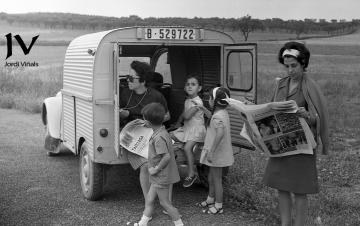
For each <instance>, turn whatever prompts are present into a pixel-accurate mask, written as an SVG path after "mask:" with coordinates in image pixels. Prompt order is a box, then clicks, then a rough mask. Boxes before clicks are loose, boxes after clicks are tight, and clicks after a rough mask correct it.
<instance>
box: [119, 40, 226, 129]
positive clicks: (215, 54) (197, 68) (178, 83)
mask: <svg viewBox="0 0 360 226" xmlns="http://www.w3.org/2000/svg"><path fill="white" fill-rule="evenodd" d="M119 59H120V69H119V73H120V88H121V87H124V86H127V81H126V78H125V76H126V75H127V74H129V70H130V63H131V62H132V61H133V60H139V61H145V62H148V63H150V65H151V66H152V68H153V69H154V71H156V72H159V73H160V74H161V75H162V76H163V78H162V79H163V82H162V84H157V89H158V90H159V91H160V92H161V93H163V95H164V97H165V99H166V100H167V104H168V108H169V111H170V115H171V120H170V121H169V122H168V123H167V125H170V124H172V123H175V122H176V120H177V119H178V117H179V115H180V114H181V113H182V110H183V105H184V101H185V98H186V96H185V92H184V85H185V82H186V77H187V76H188V75H190V74H196V75H197V76H199V77H200V79H201V83H202V87H203V91H206V90H208V89H209V88H211V87H214V86H216V85H219V84H220V83H221V81H220V79H221V78H220V74H221V73H220V72H221V63H220V62H221V47H220V46H180V45H176V46H164V45H161V46H159V45H146V46H144V45H120V46H119ZM204 104H206V102H204Z"/></svg>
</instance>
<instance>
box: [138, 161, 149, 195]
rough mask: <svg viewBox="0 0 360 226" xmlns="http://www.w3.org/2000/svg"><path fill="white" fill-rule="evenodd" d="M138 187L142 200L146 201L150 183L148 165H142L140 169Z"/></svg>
mask: <svg viewBox="0 0 360 226" xmlns="http://www.w3.org/2000/svg"><path fill="white" fill-rule="evenodd" d="M139 180H140V186H141V190H142V192H143V195H144V198H145V199H146V196H147V193H148V192H149V189H150V181H149V169H148V164H147V163H144V164H143V165H142V166H141V167H140V174H139Z"/></svg>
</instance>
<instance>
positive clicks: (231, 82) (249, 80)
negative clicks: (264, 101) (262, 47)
mask: <svg viewBox="0 0 360 226" xmlns="http://www.w3.org/2000/svg"><path fill="white" fill-rule="evenodd" d="M223 62H224V64H223V65H224V76H223V79H224V80H223V84H224V86H225V87H226V88H228V89H229V90H230V95H231V98H234V99H237V100H241V101H251V102H253V103H256V98H257V96H256V95H257V82H256V81H257V45H256V44H233V45H225V46H224V61H223ZM229 115H230V121H231V137H232V142H233V145H235V146H238V147H243V148H247V149H253V147H252V145H251V144H250V143H249V142H248V141H247V140H245V139H244V138H243V137H241V136H240V131H241V129H242V126H243V122H244V121H243V119H242V118H241V117H240V116H239V113H238V112H237V111H235V110H234V109H232V108H230V109H229Z"/></svg>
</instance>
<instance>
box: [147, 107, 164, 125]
mask: <svg viewBox="0 0 360 226" xmlns="http://www.w3.org/2000/svg"><path fill="white" fill-rule="evenodd" d="M141 114H142V115H143V117H144V119H145V120H147V121H149V122H150V123H151V124H153V125H156V126H159V125H162V123H163V122H164V118H165V114H166V111H165V108H164V106H162V105H161V104H160V103H150V104H147V105H145V107H143V109H142V110H141Z"/></svg>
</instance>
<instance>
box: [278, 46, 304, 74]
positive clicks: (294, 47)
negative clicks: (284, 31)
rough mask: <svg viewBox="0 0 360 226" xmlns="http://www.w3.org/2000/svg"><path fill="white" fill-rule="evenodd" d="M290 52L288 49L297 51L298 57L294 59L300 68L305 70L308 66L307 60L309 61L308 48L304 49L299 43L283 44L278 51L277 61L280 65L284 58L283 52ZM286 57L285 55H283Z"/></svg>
mask: <svg viewBox="0 0 360 226" xmlns="http://www.w3.org/2000/svg"><path fill="white" fill-rule="evenodd" d="M287 49H288V50H290V49H295V50H297V51H299V53H300V54H299V56H297V57H294V56H293V57H294V58H295V59H296V60H297V61H298V62H299V63H300V64H301V65H302V66H303V68H304V69H305V68H307V66H308V65H309V60H310V51H309V50H308V48H306V46H305V45H304V44H302V43H300V42H287V43H285V44H284V46H283V47H282V48H281V49H280V51H279V54H278V60H279V62H280V63H281V64H284V57H283V53H284V51H285V50H287ZM285 56H286V55H285Z"/></svg>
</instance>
